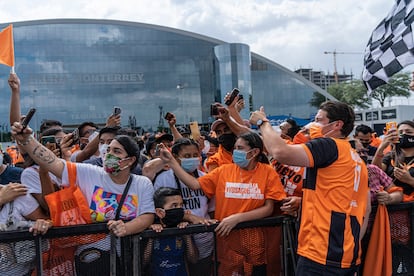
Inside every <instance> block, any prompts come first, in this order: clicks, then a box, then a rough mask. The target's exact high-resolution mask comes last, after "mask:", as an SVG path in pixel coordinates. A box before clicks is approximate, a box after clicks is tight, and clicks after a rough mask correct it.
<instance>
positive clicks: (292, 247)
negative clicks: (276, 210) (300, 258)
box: [282, 217, 296, 276]
mask: <svg viewBox="0 0 414 276" xmlns="http://www.w3.org/2000/svg"><path fill="white" fill-rule="evenodd" d="M293 227H294V225H293V219H292V218H291V217H286V218H285V219H283V223H282V235H283V239H282V262H283V275H284V276H290V275H295V274H296V242H295V232H294V231H293ZM289 261H290V262H289Z"/></svg>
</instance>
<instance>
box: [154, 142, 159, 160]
mask: <svg viewBox="0 0 414 276" xmlns="http://www.w3.org/2000/svg"><path fill="white" fill-rule="evenodd" d="M154 156H156V157H158V156H160V145H159V144H157V145H156V146H155V153H154Z"/></svg>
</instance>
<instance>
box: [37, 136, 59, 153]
mask: <svg viewBox="0 0 414 276" xmlns="http://www.w3.org/2000/svg"><path fill="white" fill-rule="evenodd" d="M41 143H42V145H44V146H45V147H47V148H48V149H50V150H51V151H54V150H55V149H56V148H57V143H56V137H55V136H53V135H51V136H43V137H42V139H41Z"/></svg>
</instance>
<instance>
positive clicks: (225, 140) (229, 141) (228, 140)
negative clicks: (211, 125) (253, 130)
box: [217, 133, 237, 151]
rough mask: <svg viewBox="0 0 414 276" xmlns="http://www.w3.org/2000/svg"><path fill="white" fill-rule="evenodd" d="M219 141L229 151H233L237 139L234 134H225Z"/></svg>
mask: <svg viewBox="0 0 414 276" xmlns="http://www.w3.org/2000/svg"><path fill="white" fill-rule="evenodd" d="M217 140H218V142H219V144H220V145H222V146H223V147H224V148H225V149H226V150H227V151H232V150H233V148H234V144H235V143H236V140H237V137H236V135H234V134H233V133H230V134H223V135H221V136H220V137H219V138H218V139H217Z"/></svg>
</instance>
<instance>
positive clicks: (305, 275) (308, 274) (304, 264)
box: [296, 256, 358, 276]
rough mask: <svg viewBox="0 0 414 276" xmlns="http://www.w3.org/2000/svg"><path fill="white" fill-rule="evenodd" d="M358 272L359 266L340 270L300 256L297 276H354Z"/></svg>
mask: <svg viewBox="0 0 414 276" xmlns="http://www.w3.org/2000/svg"><path fill="white" fill-rule="evenodd" d="M357 270H358V266H354V267H351V268H340V267H334V266H328V265H323V264H320V263H317V262H314V261H312V260H309V259H308V258H305V257H302V256H299V259H298V263H297V266H296V275H297V276H329V275H335V276H354V275H356V274H355V273H356V272H357Z"/></svg>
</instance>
